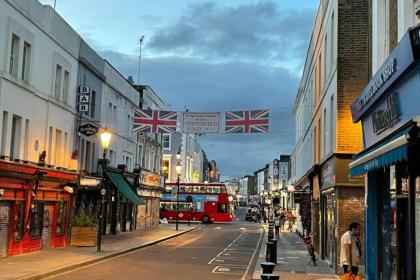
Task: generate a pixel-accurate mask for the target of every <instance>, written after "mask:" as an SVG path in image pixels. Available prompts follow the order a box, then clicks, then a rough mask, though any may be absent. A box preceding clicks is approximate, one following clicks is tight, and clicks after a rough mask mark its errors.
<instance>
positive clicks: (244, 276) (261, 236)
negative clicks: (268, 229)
mask: <svg viewBox="0 0 420 280" xmlns="http://www.w3.org/2000/svg"><path fill="white" fill-rule="evenodd" d="M260 230H261V234H260V239H259V240H258V243H257V246H255V251H254V253H253V254H252V257H251V260H250V261H249V263H248V267H247V268H246V270H245V273H244V275H243V276H242V278H241V280H245V278H246V275H247V274H248V271H249V268H250V267H251V264H252V261H253V259H254V257H255V254H256V253H257V250H258V247H259V246H260V243H261V240H262V238H263V236H264V231H262V229H260Z"/></svg>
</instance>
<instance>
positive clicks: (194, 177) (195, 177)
mask: <svg viewBox="0 0 420 280" xmlns="http://www.w3.org/2000/svg"><path fill="white" fill-rule="evenodd" d="M192 181H193V183H199V182H200V172H198V171H196V172H193V173H192Z"/></svg>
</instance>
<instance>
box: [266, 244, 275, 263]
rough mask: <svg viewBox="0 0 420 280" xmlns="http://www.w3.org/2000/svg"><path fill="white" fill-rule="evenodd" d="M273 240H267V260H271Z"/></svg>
mask: <svg viewBox="0 0 420 280" xmlns="http://www.w3.org/2000/svg"><path fill="white" fill-rule="evenodd" d="M272 245H273V242H265V261H266V262H269V261H270V259H271V248H272Z"/></svg>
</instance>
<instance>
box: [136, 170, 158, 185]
mask: <svg viewBox="0 0 420 280" xmlns="http://www.w3.org/2000/svg"><path fill="white" fill-rule="evenodd" d="M139 183H140V184H141V185H145V186H150V187H159V186H160V184H161V176H160V175H158V174H156V173H153V172H149V171H145V170H140V176H139Z"/></svg>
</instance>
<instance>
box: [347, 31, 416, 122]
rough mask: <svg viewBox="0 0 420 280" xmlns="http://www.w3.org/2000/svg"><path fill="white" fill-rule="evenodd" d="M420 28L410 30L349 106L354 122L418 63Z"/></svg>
mask: <svg viewBox="0 0 420 280" xmlns="http://www.w3.org/2000/svg"><path fill="white" fill-rule="evenodd" d="M419 32H420V28H419V27H415V28H413V29H410V30H409V31H408V32H407V33H406V34H405V35H404V36H403V38H402V39H401V41H400V42H399V43H398V45H397V46H396V47H395V49H394V50H393V51H392V52H391V54H390V55H389V56H388V58H387V59H386V60H385V62H384V63H383V64H382V66H381V67H380V68H379V69H378V71H377V72H376V73H375V75H374V76H373V77H372V79H371V80H370V81H369V83H368V84H367V86H366V87H365V88H364V89H363V91H362V93H361V94H360V95H359V96H358V97H357V99H356V100H355V101H354V102H353V103H352V105H351V112H352V117H353V121H354V122H358V121H359V120H360V119H362V118H363V115H365V114H366V113H368V111H369V110H370V109H371V108H372V106H374V105H375V104H376V103H377V102H378V101H379V100H380V99H381V98H382V97H383V96H384V95H386V94H387V93H388V91H389V89H390V88H392V87H393V86H395V85H396V84H397V83H398V82H400V80H401V79H403V78H404V77H405V75H406V74H407V72H410V71H411V70H412V69H413V67H415V65H416V64H417V63H418V59H419V57H420V33H419Z"/></svg>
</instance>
